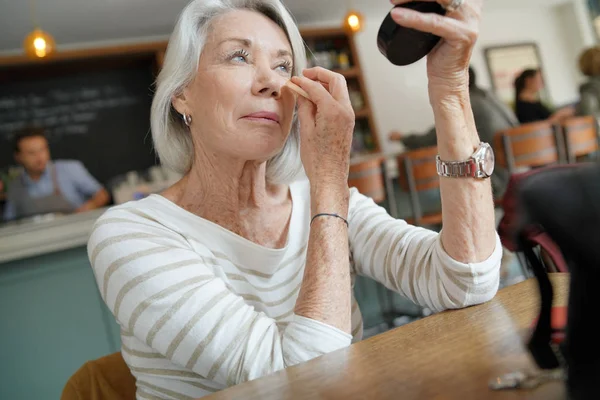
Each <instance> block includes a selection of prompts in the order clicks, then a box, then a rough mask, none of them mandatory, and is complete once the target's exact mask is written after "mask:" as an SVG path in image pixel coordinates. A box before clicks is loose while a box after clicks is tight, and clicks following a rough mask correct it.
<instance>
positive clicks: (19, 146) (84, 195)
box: [4, 128, 110, 220]
mask: <svg viewBox="0 0 600 400" xmlns="http://www.w3.org/2000/svg"><path fill="white" fill-rule="evenodd" d="M14 149H15V153H14V154H15V160H16V162H17V163H19V164H20V165H22V166H23V172H22V173H21V174H20V175H19V176H17V177H16V178H15V179H14V180H13V181H11V182H10V184H9V185H8V192H7V201H6V205H5V208H4V219H5V220H13V219H20V218H26V217H31V216H34V215H37V214H46V213H63V214H69V213H74V212H83V211H88V210H93V209H95V208H99V207H102V206H104V205H106V204H108V202H109V200H110V197H109V195H108V192H107V191H106V190H105V189H104V188H103V187H102V186H101V185H100V183H98V181H97V180H96V179H94V177H93V176H91V175H90V173H89V172H88V171H87V169H86V168H85V167H84V166H83V164H82V163H81V162H79V161H74V160H56V161H50V150H49V148H48V140H47V139H46V137H45V135H44V132H43V131H42V130H41V129H36V128H28V129H25V130H23V131H21V132H19V133H18V134H17V136H16V138H15V147H14Z"/></svg>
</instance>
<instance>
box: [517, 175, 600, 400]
mask: <svg viewBox="0 0 600 400" xmlns="http://www.w3.org/2000/svg"><path fill="white" fill-rule="evenodd" d="M515 192H516V194H517V197H516V202H517V209H518V219H517V220H518V224H516V225H515V229H514V231H513V232H514V237H515V243H517V250H519V251H523V252H524V253H525V255H526V258H527V261H528V264H529V265H530V267H531V268H532V269H533V271H534V273H535V276H536V279H537V281H538V284H539V289H540V297H541V307H540V315H539V317H538V320H537V324H536V327H535V330H534V332H533V334H532V337H531V339H530V341H529V343H528V349H529V351H530V352H531V354H532V356H533V358H534V360H535V362H536V363H537V364H538V366H539V367H540V368H543V369H553V368H557V367H559V366H562V367H564V368H566V370H567V391H568V393H569V397H570V398H571V399H573V400H583V399H595V398H600V396H599V394H598V392H599V391H600V390H599V389H597V388H596V386H597V382H598V380H599V379H600V340H599V339H598V334H597V331H595V330H594V329H593V324H594V322H595V319H596V317H597V315H598V310H600V165H599V164H593V163H590V164H581V165H576V166H574V167H570V168H547V169H542V170H540V171H537V172H536V173H535V174H531V175H529V176H527V177H525V178H524V179H522V180H521V181H520V183H519V184H518V185H517V186H516V188H515ZM532 230H538V231H543V232H544V233H545V234H546V235H548V237H549V238H551V240H552V242H553V243H555V244H556V245H557V246H558V248H559V249H560V252H561V254H562V256H563V257H564V259H565V261H566V263H567V265H568V270H569V272H570V285H569V299H568V311H567V313H568V316H567V326H566V331H565V339H564V341H563V342H562V343H561V345H560V346H559V347H554V346H553V345H552V328H551V311H552V299H553V292H552V285H551V283H550V280H549V279H548V275H547V272H546V270H545V268H544V266H543V264H542V262H541V260H540V259H539V258H538V257H537V255H536V253H535V252H534V251H533V249H532V243H531V241H529V236H530V234H531V232H532Z"/></svg>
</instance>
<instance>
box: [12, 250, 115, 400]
mask: <svg viewBox="0 0 600 400" xmlns="http://www.w3.org/2000/svg"><path fill="white" fill-rule="evenodd" d="M0 321H1V322H0V399H11V400H20V399H28V400H29V399H59V398H60V393H61V392H62V389H63V387H64V385H65V383H66V381H67V380H68V379H69V377H70V376H71V375H72V374H73V373H74V372H75V371H76V370H77V369H78V368H79V367H80V366H81V365H83V364H84V363H85V362H86V361H88V360H91V359H96V358H99V357H102V356H104V355H107V354H110V353H113V352H116V351H118V350H119V348H120V345H121V344H120V338H119V328H118V325H117V324H116V322H115V321H114V318H113V316H112V315H111V314H110V311H108V309H107V308H106V307H105V305H104V303H103V301H102V299H101V298H100V294H99V292H98V288H97V286H96V281H95V279H94V275H93V273H92V269H91V267H90V264H89V261H88V258H87V253H86V249H85V248H84V247H81V248H76V249H72V250H67V251H62V252H57V253H53V254H47V255H44V256H40V257H35V258H29V259H25V260H19V261H14V262H9V263H5V264H0Z"/></svg>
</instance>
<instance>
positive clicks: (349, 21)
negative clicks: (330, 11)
mask: <svg viewBox="0 0 600 400" xmlns="http://www.w3.org/2000/svg"><path fill="white" fill-rule="evenodd" d="M363 20H364V18H363V16H362V14H361V13H359V12H358V11H354V10H350V11H348V14H346V18H345V19H344V26H345V27H346V28H347V29H349V30H350V31H352V32H354V33H356V32H359V31H361V30H362V28H363Z"/></svg>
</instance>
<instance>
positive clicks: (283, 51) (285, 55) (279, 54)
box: [277, 49, 294, 58]
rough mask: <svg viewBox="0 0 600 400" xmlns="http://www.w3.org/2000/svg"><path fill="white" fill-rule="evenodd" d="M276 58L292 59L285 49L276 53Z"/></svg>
mask: <svg viewBox="0 0 600 400" xmlns="http://www.w3.org/2000/svg"><path fill="white" fill-rule="evenodd" d="M277 57H290V58H294V57H293V56H292V53H290V51H289V50H285V49H282V50H279V51H277Z"/></svg>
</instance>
